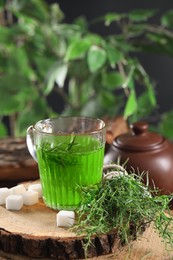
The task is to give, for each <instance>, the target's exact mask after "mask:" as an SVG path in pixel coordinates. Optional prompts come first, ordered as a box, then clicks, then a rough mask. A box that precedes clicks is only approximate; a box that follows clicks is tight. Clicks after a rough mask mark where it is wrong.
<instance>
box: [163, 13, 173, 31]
mask: <svg viewBox="0 0 173 260" xmlns="http://www.w3.org/2000/svg"><path fill="white" fill-rule="evenodd" d="M161 24H162V25H163V26H165V27H168V28H170V29H172V28H173V10H170V11H168V12H167V13H165V14H164V15H163V16H162V17H161Z"/></svg>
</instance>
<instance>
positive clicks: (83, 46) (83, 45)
mask: <svg viewBox="0 0 173 260" xmlns="http://www.w3.org/2000/svg"><path fill="white" fill-rule="evenodd" d="M89 46H90V42H89V41H88V40H87V39H79V38H78V39H75V40H74V41H72V42H71V43H70V45H69V46H68V48H67V52H66V56H65V61H70V60H74V59H76V58H80V57H81V56H82V55H84V54H85V53H86V51H87V50H88V48H89Z"/></svg>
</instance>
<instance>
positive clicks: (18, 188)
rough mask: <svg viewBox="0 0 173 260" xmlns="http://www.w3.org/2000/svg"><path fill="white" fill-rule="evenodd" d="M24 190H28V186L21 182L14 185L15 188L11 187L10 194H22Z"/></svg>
mask: <svg viewBox="0 0 173 260" xmlns="http://www.w3.org/2000/svg"><path fill="white" fill-rule="evenodd" d="M24 192H26V188H25V186H24V185H23V184H19V185H17V186H14V187H13V188H11V189H10V194H11V195H12V194H15V195H22V194H23V193H24Z"/></svg>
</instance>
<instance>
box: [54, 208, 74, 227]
mask: <svg viewBox="0 0 173 260" xmlns="http://www.w3.org/2000/svg"><path fill="white" fill-rule="evenodd" d="M56 222H57V226H59V227H70V226H72V225H73V224H74V222H75V213H74V211H68V210H60V211H59V212H58V213H57V215H56Z"/></svg>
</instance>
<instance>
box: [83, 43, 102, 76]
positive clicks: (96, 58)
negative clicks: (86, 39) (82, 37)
mask: <svg viewBox="0 0 173 260" xmlns="http://www.w3.org/2000/svg"><path fill="white" fill-rule="evenodd" d="M106 58H107V54H106V51H105V50H104V49H102V48H101V47H98V46H96V45H93V46H91V48H90V49H89V51H88V55H87V63H88V66H89V69H90V71H91V72H96V71H97V70H99V69H100V68H101V67H102V66H103V65H104V64H105V62H106Z"/></svg>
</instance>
